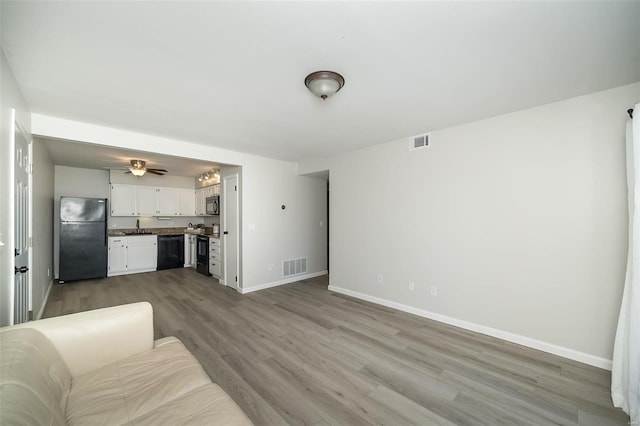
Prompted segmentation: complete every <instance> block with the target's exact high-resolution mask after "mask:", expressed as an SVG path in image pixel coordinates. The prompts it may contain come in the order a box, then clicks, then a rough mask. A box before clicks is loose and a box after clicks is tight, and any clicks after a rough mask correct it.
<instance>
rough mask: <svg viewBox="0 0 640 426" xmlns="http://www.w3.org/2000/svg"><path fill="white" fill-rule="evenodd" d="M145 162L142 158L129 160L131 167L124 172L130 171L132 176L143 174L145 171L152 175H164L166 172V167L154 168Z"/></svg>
mask: <svg viewBox="0 0 640 426" xmlns="http://www.w3.org/2000/svg"><path fill="white" fill-rule="evenodd" d="M146 164H147V162H146V161H144V160H131V167H129V171H127V172H124V173H125V174H127V173H131V174H133V175H134V176H138V177H140V176H144V174H145V173H151V174H154V175H159V176H164V174H165V173H167V170H166V169H154V168H151V167H147V166H146Z"/></svg>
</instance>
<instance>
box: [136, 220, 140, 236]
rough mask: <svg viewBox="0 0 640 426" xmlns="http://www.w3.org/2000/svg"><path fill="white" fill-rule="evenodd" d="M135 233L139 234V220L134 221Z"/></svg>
mask: <svg viewBox="0 0 640 426" xmlns="http://www.w3.org/2000/svg"><path fill="white" fill-rule="evenodd" d="M136 233H138V234H139V233H140V219H136Z"/></svg>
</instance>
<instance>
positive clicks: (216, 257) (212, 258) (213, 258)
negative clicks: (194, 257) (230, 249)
mask: <svg viewBox="0 0 640 426" xmlns="http://www.w3.org/2000/svg"><path fill="white" fill-rule="evenodd" d="M214 261H215V262H216V263H220V262H222V257H221V256H220V253H209V262H214Z"/></svg>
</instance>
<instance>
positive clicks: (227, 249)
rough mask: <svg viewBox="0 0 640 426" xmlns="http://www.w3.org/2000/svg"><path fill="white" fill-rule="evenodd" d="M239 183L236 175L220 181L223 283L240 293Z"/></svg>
mask: <svg viewBox="0 0 640 426" xmlns="http://www.w3.org/2000/svg"><path fill="white" fill-rule="evenodd" d="M238 190H239V182H238V174H237V173H235V174H232V175H229V176H225V177H224V178H223V180H222V196H223V201H222V217H223V219H224V221H223V224H222V226H223V232H222V234H223V244H224V249H223V250H224V251H223V256H224V283H225V285H227V286H228V287H231V288H234V289H236V290H237V291H241V289H242V283H241V281H240V269H239V266H240V265H239V259H240V250H239V249H240V226H239V225H240V220H239V217H238V214H239V212H240V209H239V204H238V203H239V201H240V198H239V197H238Z"/></svg>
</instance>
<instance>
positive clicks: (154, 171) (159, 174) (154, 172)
mask: <svg viewBox="0 0 640 426" xmlns="http://www.w3.org/2000/svg"><path fill="white" fill-rule="evenodd" d="M147 173H151V174H154V175H158V176H164V173H160V172H157V171H156V170H155V169H151V170H150V169H147Z"/></svg>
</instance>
